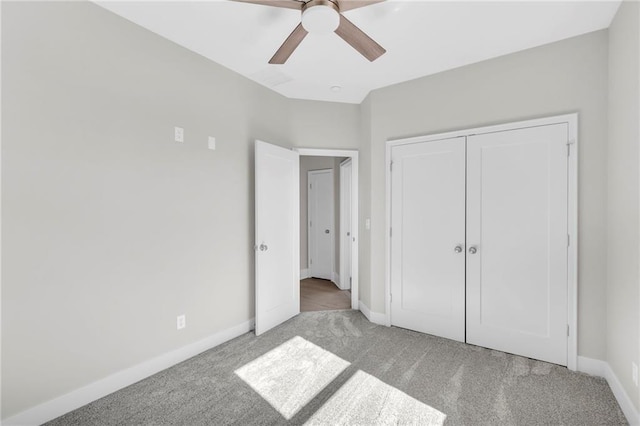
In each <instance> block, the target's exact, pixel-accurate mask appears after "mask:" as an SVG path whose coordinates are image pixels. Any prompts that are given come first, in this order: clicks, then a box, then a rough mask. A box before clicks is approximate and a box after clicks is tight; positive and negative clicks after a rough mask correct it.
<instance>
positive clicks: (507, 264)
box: [467, 123, 568, 365]
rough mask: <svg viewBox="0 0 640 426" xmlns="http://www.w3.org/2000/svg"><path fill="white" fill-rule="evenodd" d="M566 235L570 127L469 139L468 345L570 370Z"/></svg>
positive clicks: (562, 126) (528, 129) (537, 128)
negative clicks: (568, 129)
mask: <svg viewBox="0 0 640 426" xmlns="http://www.w3.org/2000/svg"><path fill="white" fill-rule="evenodd" d="M567 235H568V233H567V124H564V123H563V124H555V125H548V126H540V127H532V128H526V129H518V130H510V131H505V132H497V133H489V134H483V135H476V136H469V137H468V138H467V246H468V248H467V343H471V344H475V345H480V346H484V347H488V348H492V349H498V350H501V351H505V352H509V353H514V354H517V355H523V356H526V357H529V358H535V359H539V360H543V361H548V362H553V363H556V364H561V365H567V272H568V269H567V268H568V265H567ZM470 250H471V252H470ZM474 251H475V253H472V252H474Z"/></svg>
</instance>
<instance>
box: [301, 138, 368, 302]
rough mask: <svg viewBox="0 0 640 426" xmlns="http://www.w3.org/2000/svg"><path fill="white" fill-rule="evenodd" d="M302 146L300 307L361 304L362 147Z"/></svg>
mask: <svg viewBox="0 0 640 426" xmlns="http://www.w3.org/2000/svg"><path fill="white" fill-rule="evenodd" d="M298 151H299V153H300V311H301V312H305V311H321V310H337V309H351V308H353V309H358V295H357V246H356V244H357V239H356V235H355V234H356V233H355V232H354V231H353V230H354V229H356V230H357V176H354V174H355V170H357V169H356V168H354V163H355V165H356V167H357V152H353V151H332V150H304V149H299V150H298ZM307 151H313V152H307ZM345 154H346V155H345ZM354 157H355V161H354ZM354 186H356V187H355V189H354ZM354 253H355V254H354Z"/></svg>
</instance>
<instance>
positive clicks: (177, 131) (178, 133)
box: [173, 127, 184, 142]
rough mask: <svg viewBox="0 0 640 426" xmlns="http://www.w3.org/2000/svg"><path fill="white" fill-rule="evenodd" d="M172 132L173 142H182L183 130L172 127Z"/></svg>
mask: <svg viewBox="0 0 640 426" xmlns="http://www.w3.org/2000/svg"><path fill="white" fill-rule="evenodd" d="M173 130H174V131H173V134H174V139H175V141H176V142H184V129H183V128H182V127H174V128H173Z"/></svg>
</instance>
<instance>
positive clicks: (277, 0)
mask: <svg viewBox="0 0 640 426" xmlns="http://www.w3.org/2000/svg"><path fill="white" fill-rule="evenodd" d="M231 1H236V2H240V3H253V4H261V5H264V6H273V7H284V8H286V9H296V10H302V5H303V4H304V2H303V1H299V0H231Z"/></svg>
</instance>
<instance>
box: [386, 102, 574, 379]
mask: <svg viewBox="0 0 640 426" xmlns="http://www.w3.org/2000/svg"><path fill="white" fill-rule="evenodd" d="M561 123H566V124H567V128H568V134H567V158H568V159H567V161H568V163H567V173H568V176H567V181H568V188H567V189H568V210H567V211H568V217H567V230H568V236H567V238H568V247H567V263H568V264H567V271H568V274H567V303H568V306H567V325H568V328H567V368H568V369H569V370H573V371H576V370H577V368H578V113H573V114H565V115H558V116H551V117H544V118H537V119H533V120H525V121H518V122H512V123H504V124H498V125H492V126H484V127H474V128H469V129H463V130H456V131H452V132H445V133H433V134H428V135H423V136H416V137H411V138H403V139H388V140H387V142H386V153H385V170H386V171H385V181H386V183H385V186H386V188H385V210H386V212H385V231H386V232H385V234H386V235H385V291H384V297H385V314H384V318H385V325H387V326H391V297H390V294H391V238H392V237H391V167H393V165H392V163H391V149H392V148H393V147H394V146H398V145H406V144H413V143H421V142H432V141H436V140H442V139H448V138H456V137H461V136H471V135H477V134H485V133H493V132H502V131H506V130H515V129H522V128H527V127H538V126H547V125H551V124H561Z"/></svg>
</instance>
